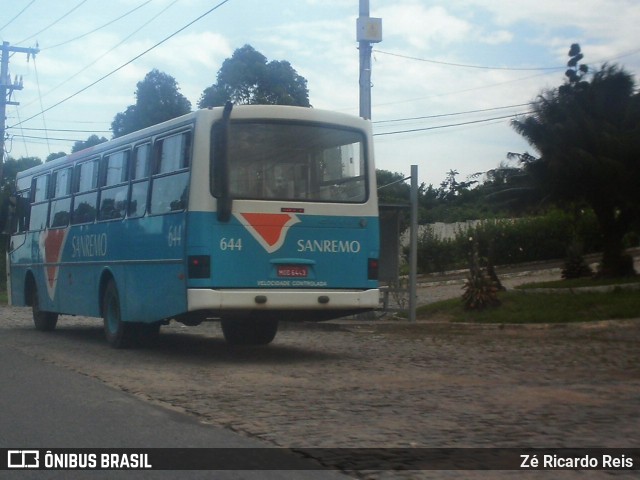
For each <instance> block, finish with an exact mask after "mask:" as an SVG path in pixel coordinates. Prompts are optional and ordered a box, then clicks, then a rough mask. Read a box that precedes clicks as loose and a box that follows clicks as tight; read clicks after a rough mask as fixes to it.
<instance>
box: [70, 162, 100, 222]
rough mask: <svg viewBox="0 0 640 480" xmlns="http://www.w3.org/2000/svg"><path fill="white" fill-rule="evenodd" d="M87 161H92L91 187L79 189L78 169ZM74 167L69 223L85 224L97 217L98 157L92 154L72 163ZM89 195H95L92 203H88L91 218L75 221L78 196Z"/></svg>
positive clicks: (98, 198)
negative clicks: (90, 209) (91, 213)
mask: <svg viewBox="0 0 640 480" xmlns="http://www.w3.org/2000/svg"><path fill="white" fill-rule="evenodd" d="M89 163H94V167H93V168H94V171H93V173H92V175H93V179H92V180H93V184H92V186H91V188H89V189H88V190H80V171H81V169H82V167H83V165H87V164H89ZM73 168H74V184H73V212H72V214H71V225H87V224H90V223H93V222H95V221H96V219H97V218H98V205H99V201H100V192H99V185H100V157H99V156H93V157H90V158H87V159H82V160H79V161H78V162H75V163H74V165H73ZM89 195H95V203H94V205H93V206H92V205H89V204H87V205H89V207H90V208H93V210H94V212H93V218H90V219H87V220H86V221H77V215H78V213H77V207H78V206H77V205H76V204H77V201H78V197H88V196H89Z"/></svg>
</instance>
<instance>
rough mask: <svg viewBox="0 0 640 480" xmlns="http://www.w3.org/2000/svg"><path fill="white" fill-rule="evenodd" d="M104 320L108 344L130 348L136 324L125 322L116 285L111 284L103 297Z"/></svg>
mask: <svg viewBox="0 0 640 480" xmlns="http://www.w3.org/2000/svg"><path fill="white" fill-rule="evenodd" d="M102 320H103V321H104V333H105V336H106V337H107V342H108V343H109V345H111V346H112V347H114V348H128V347H130V346H132V344H133V341H134V339H135V334H136V331H135V324H133V323H129V322H123V321H122V318H121V315H120V297H119V296H118V289H117V288H116V284H115V283H114V282H113V280H112V281H110V282H109V284H108V285H107V288H106V289H105V291H104V295H103V297H102Z"/></svg>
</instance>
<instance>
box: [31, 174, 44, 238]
mask: <svg viewBox="0 0 640 480" xmlns="http://www.w3.org/2000/svg"><path fill="white" fill-rule="evenodd" d="M31 185H32V186H31V216H30V218H29V230H44V228H45V227H46V226H47V218H48V216H49V191H48V190H49V174H46V175H41V176H39V177H36V178H34V179H33V182H32V184H31Z"/></svg>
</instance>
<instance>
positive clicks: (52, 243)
mask: <svg viewBox="0 0 640 480" xmlns="http://www.w3.org/2000/svg"><path fill="white" fill-rule="evenodd" d="M68 233H69V229H68V228H65V229H64V230H46V231H44V232H43V233H41V234H40V241H39V244H40V252H41V253H42V257H43V258H44V263H45V272H46V277H47V293H48V294H49V298H50V299H51V300H53V297H54V295H55V293H56V285H57V283H58V270H59V269H60V260H61V257H62V251H63V249H64V244H65V243H66V240H67V234H68Z"/></svg>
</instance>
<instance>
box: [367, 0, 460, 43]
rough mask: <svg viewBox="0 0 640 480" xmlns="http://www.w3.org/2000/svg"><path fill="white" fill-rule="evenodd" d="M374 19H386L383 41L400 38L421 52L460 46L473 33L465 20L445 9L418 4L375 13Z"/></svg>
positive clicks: (401, 5) (410, 3)
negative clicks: (435, 48)
mask: <svg viewBox="0 0 640 480" xmlns="http://www.w3.org/2000/svg"><path fill="white" fill-rule="evenodd" d="M375 16H380V17H382V19H383V27H382V31H383V37H384V38H386V39H391V40H395V39H397V38H401V39H403V40H404V41H406V42H407V43H408V44H409V45H410V46H412V47H414V48H417V49H418V50H421V51H424V50H429V49H431V48H433V47H435V46H441V45H447V44H451V43H457V42H461V41H463V40H465V38H466V37H467V35H469V33H470V32H471V31H472V26H471V25H470V24H469V23H468V22H467V21H466V20H463V19H461V18H458V17H456V16H453V15H451V14H450V13H449V12H448V11H447V10H446V9H445V8H444V7H442V6H434V7H430V8H428V7H426V6H424V5H422V4H420V3H415V2H408V3H404V4H403V3H398V4H395V5H394V6H392V7H384V8H381V9H378V10H376V13H375Z"/></svg>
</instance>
